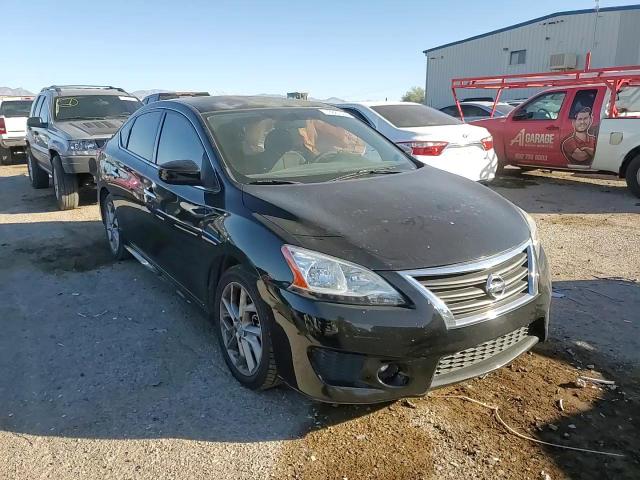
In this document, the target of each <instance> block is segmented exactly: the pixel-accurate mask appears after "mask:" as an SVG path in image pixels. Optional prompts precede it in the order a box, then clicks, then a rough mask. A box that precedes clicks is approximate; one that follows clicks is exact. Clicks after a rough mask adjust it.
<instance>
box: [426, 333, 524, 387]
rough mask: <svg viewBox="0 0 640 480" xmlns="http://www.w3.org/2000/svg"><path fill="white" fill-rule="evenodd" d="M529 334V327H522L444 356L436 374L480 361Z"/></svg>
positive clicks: (502, 350) (500, 351)
mask: <svg viewBox="0 0 640 480" xmlns="http://www.w3.org/2000/svg"><path fill="white" fill-rule="evenodd" d="M528 334H529V327H522V328H519V329H517V330H514V331H513V332H511V333H507V334H506V335H503V336H501V337H498V338H495V339H493V340H489V341H488V342H484V343H481V344H480V345H477V346H475V347H471V348H467V349H466V350H462V351H460V352H457V353H454V354H453V355H448V356H446V357H442V358H441V359H440V361H439V362H438V366H437V367H436V376H438V375H443V374H446V373H452V372H455V371H456V370H460V369H462V368H467V367H470V366H472V365H475V364H476V363H480V362H482V361H484V360H487V359H489V358H491V357H493V356H495V355H498V354H500V353H502V352H504V351H505V350H507V349H508V348H510V347H512V346H514V345H515V344H517V343H519V342H521V341H522V340H524V339H525V338H526V337H527V336H528Z"/></svg>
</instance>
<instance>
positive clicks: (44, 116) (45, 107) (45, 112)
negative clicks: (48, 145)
mask: <svg viewBox="0 0 640 480" xmlns="http://www.w3.org/2000/svg"><path fill="white" fill-rule="evenodd" d="M39 117H40V119H41V120H42V123H49V118H50V115H49V99H48V98H47V97H46V96H45V97H44V100H43V101H42V108H41V109H40V115H39Z"/></svg>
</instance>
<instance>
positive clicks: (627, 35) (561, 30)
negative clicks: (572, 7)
mask: <svg viewBox="0 0 640 480" xmlns="http://www.w3.org/2000/svg"><path fill="white" fill-rule="evenodd" d="M639 25H640V11H622V12H621V11H616V12H600V14H599V15H598V18H597V24H596V16H595V13H588V14H574V15H560V16H556V17H552V18H548V19H546V20H543V21H540V22H538V23H533V24H530V25H524V26H522V27H518V28H515V29H513V30H507V31H505V32H499V33H496V34H494V35H490V36H486V37H483V38H479V39H476V40H471V41H469V42H465V43H460V44H457V45H452V46H450V47H445V48H441V49H439V50H434V51H431V52H429V53H428V54H427V62H428V63H427V81H426V90H427V98H426V102H427V104H428V105H431V106H434V107H437V108H440V107H444V106H446V105H450V104H452V103H453V97H452V96H451V88H450V87H451V79H452V78H455V77H467V76H482V75H496V74H505V75H508V74H515V73H531V72H541V71H547V70H549V59H550V57H551V55H552V54H556V53H575V54H577V55H578V67H579V68H583V67H584V57H585V53H586V52H587V51H588V50H591V52H592V57H591V66H592V67H594V68H596V67H604V66H612V65H617V64H619V63H620V62H622V64H630V63H639V61H640V59H639V56H640V27H639ZM594 29H595V43H594ZM514 50H526V51H527V53H526V63H525V64H524V65H509V58H510V52H511V51H514ZM535 92H536V90H512V91H505V92H503V97H502V98H504V99H514V98H524V97H528V96H530V95H532V94H533V93H535ZM470 96H474V97H477V96H493V92H491V91H490V90H466V91H461V95H460V97H461V98H465V97H470Z"/></svg>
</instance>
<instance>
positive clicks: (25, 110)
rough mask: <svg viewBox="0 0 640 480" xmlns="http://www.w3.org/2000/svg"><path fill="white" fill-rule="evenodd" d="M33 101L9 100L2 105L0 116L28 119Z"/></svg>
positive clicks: (0, 106)
mask: <svg viewBox="0 0 640 480" xmlns="http://www.w3.org/2000/svg"><path fill="white" fill-rule="evenodd" d="M32 103H33V101H32V100H9V101H4V102H2V104H0V115H2V116H4V117H8V118H10V117H28V116H29V110H31V104H32Z"/></svg>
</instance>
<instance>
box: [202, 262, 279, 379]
mask: <svg viewBox="0 0 640 480" xmlns="http://www.w3.org/2000/svg"><path fill="white" fill-rule="evenodd" d="M213 316H214V324H215V326H216V331H217V333H218V340H219V343H220V348H221V350H222V356H223V357H224V360H225V362H226V364H227V366H228V367H229V370H231V373H232V374H233V376H234V377H235V378H236V380H238V381H239V382H240V383H241V384H242V385H243V386H245V387H247V388H250V389H251V390H266V389H268V388H271V387H274V386H276V385H278V384H279V383H280V380H279V377H278V371H277V367H276V362H275V359H274V355H273V348H272V344H271V325H273V322H274V321H275V320H274V319H273V313H272V312H271V309H270V308H269V306H268V305H267V304H266V303H265V302H263V301H262V299H261V298H260V294H259V292H258V288H257V286H256V277H255V275H253V274H251V273H250V272H249V271H248V269H246V268H245V267H243V266H240V265H237V266H235V267H232V268H230V269H229V270H227V271H226V272H224V273H223V274H222V277H221V278H220V281H219V282H218V286H217V289H216V294H215V301H214V307H213Z"/></svg>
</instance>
